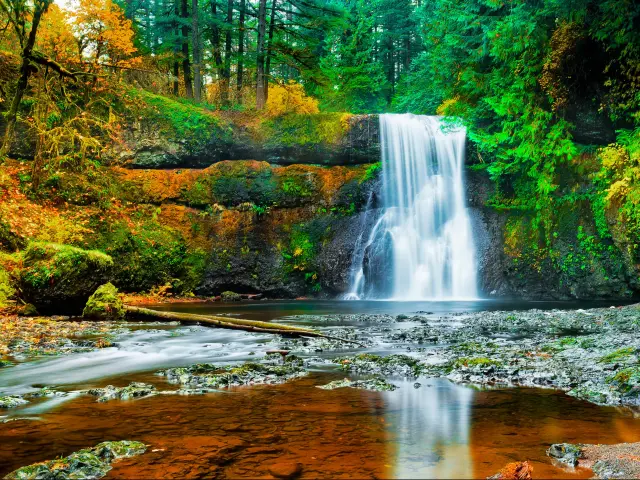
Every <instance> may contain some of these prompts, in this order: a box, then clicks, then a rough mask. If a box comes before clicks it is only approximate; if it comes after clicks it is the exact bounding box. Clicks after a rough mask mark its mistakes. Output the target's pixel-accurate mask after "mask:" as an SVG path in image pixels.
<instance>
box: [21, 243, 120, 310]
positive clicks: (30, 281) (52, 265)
mask: <svg viewBox="0 0 640 480" xmlns="http://www.w3.org/2000/svg"><path fill="white" fill-rule="evenodd" d="M112 268H113V260H112V259H111V257H110V256H109V255H106V254H104V253H102V252H99V251H97V250H82V249H80V248H76V247H70V246H68V245H60V244H56V243H39V242H34V243H31V244H29V246H28V247H27V249H26V250H25V252H24V255H23V268H22V270H21V271H20V287H21V291H22V297H23V298H24V299H25V300H26V301H28V302H29V303H32V304H33V305H34V306H35V307H36V308H37V310H38V312H40V313H42V314H51V313H66V314H71V315H79V314H80V313H82V309H83V308H84V306H85V304H86V303H87V300H88V299H89V297H90V296H91V294H92V293H94V292H95V290H96V288H98V286H100V285H102V284H103V283H105V282H106V281H107V280H108V279H109V275H110V273H111V270H112Z"/></svg>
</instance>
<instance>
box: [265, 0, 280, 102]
mask: <svg viewBox="0 0 640 480" xmlns="http://www.w3.org/2000/svg"><path fill="white" fill-rule="evenodd" d="M276 3H277V0H272V2H271V18H270V19H269V35H268V39H269V43H268V44H267V62H266V66H265V68H264V71H265V82H264V102H265V103H267V101H268V100H269V78H270V75H271V55H272V54H273V29H274V26H275V23H276Z"/></svg>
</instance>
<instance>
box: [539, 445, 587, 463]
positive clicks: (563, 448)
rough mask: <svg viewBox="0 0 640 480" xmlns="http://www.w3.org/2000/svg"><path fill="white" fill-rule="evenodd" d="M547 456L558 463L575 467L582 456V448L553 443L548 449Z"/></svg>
mask: <svg viewBox="0 0 640 480" xmlns="http://www.w3.org/2000/svg"><path fill="white" fill-rule="evenodd" d="M547 455H549V456H550V457H551V458H555V459H556V460H558V461H559V462H562V463H566V464H567V465H569V466H571V467H575V466H576V465H577V464H578V460H579V459H580V457H581V456H582V448H581V447H580V445H573V444H571V443H554V444H553V445H551V446H550V447H549V448H548V450H547Z"/></svg>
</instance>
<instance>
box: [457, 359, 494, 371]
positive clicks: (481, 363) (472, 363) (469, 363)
mask: <svg viewBox="0 0 640 480" xmlns="http://www.w3.org/2000/svg"><path fill="white" fill-rule="evenodd" d="M495 365H500V362H498V361H497V360H494V359H491V358H487V357H462V358H457V359H456V360H455V361H454V362H453V363H452V367H453V368H454V369H458V368H463V367H467V368H474V367H490V366H495Z"/></svg>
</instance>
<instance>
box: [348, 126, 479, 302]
mask: <svg viewBox="0 0 640 480" xmlns="http://www.w3.org/2000/svg"><path fill="white" fill-rule="evenodd" d="M442 127H443V123H442V121H441V119H440V117H429V116H423V115H411V114H403V115H392V114H385V115H380V141H381V147H382V167H383V173H382V182H383V187H382V188H383V202H384V213H383V215H382V216H381V217H380V219H379V220H378V222H377V224H376V225H375V227H374V228H373V230H372V231H371V234H370V235H369V238H368V241H367V242H366V243H365V244H364V246H360V248H356V252H355V254H354V265H353V269H352V270H353V271H352V288H351V292H350V293H349V294H348V295H347V296H346V298H347V299H360V298H390V299H391V300H446V299H470V298H475V297H476V296H477V288H476V263H475V249H474V245H473V238H472V234H471V222H470V219H469V215H468V213H467V209H466V207H465V200H464V175H463V169H464V149H465V140H466V138H465V137H466V132H465V130H464V129H463V128H452V127H449V126H445V128H444V131H443V128H442ZM389 250H390V251H389ZM367 258H368V261H367V260H366V259H367ZM367 271H368V272H369V273H370V275H369V276H368V275H367ZM381 271H382V272H381ZM376 274H377V275H378V276H380V275H384V276H388V277H389V278H388V279H382V280H381V281H372V279H371V275H376Z"/></svg>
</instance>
